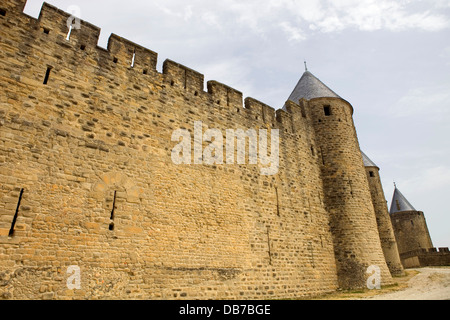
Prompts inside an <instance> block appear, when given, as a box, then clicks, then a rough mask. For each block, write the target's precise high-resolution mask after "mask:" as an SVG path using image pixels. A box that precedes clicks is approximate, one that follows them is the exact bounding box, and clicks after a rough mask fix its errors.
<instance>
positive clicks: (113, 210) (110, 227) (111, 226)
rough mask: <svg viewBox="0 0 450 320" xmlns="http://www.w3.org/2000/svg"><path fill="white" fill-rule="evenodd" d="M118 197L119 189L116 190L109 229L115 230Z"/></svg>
mask: <svg viewBox="0 0 450 320" xmlns="http://www.w3.org/2000/svg"><path fill="white" fill-rule="evenodd" d="M116 197H117V191H114V200H113V205H112V209H111V218H110V219H111V223H110V224H109V230H111V231H112V230H114V213H115V211H116Z"/></svg>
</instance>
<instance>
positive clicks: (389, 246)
mask: <svg viewBox="0 0 450 320" xmlns="http://www.w3.org/2000/svg"><path fill="white" fill-rule="evenodd" d="M361 154H362V157H363V162H364V166H365V167H366V175H367V180H369V188H370V193H371V195H372V203H373V207H374V209H375V216H376V218H377V225H378V233H379V234H380V240H381V247H382V249H383V253H384V258H385V259H386V263H387V265H388V268H389V271H390V272H391V274H392V275H402V274H404V270H403V266H402V263H401V260H400V255H399V253H398V248H397V241H396V240H395V234H394V229H393V227H392V223H391V218H390V216H389V212H388V206H387V202H386V198H385V196H384V191H383V186H382V184H381V178H380V168H379V167H378V166H377V165H376V164H375V163H374V162H373V161H372V160H370V159H369V157H368V156H367V155H366V154H364V152H362V151H361Z"/></svg>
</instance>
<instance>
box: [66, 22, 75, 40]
mask: <svg viewBox="0 0 450 320" xmlns="http://www.w3.org/2000/svg"><path fill="white" fill-rule="evenodd" d="M72 29H73V27H72V25H70V27H69V32H68V33H67V37H66V40H67V41H69V40H70V35H71V33H72Z"/></svg>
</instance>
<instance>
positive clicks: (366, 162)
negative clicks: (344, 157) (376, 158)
mask: <svg viewBox="0 0 450 320" xmlns="http://www.w3.org/2000/svg"><path fill="white" fill-rule="evenodd" d="M361 154H362V157H363V161H364V166H365V167H377V168H378V166H377V165H376V164H375V163H374V162H373V161H372V160H370V159H369V157H368V156H367V155H366V154H365V153H364V152H362V151H361Z"/></svg>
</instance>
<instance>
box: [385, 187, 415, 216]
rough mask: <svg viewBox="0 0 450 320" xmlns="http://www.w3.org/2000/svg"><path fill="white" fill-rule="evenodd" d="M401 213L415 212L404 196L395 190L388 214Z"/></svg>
mask: <svg viewBox="0 0 450 320" xmlns="http://www.w3.org/2000/svg"><path fill="white" fill-rule="evenodd" d="M402 211H417V210H416V209H414V207H413V206H412V205H411V203H409V201H408V200H407V199H406V198H405V196H404V195H403V194H402V193H401V192H400V190H398V189H397V186H396V187H395V190H394V196H393V197H392V203H391V210H390V214H394V213H396V212H402Z"/></svg>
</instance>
